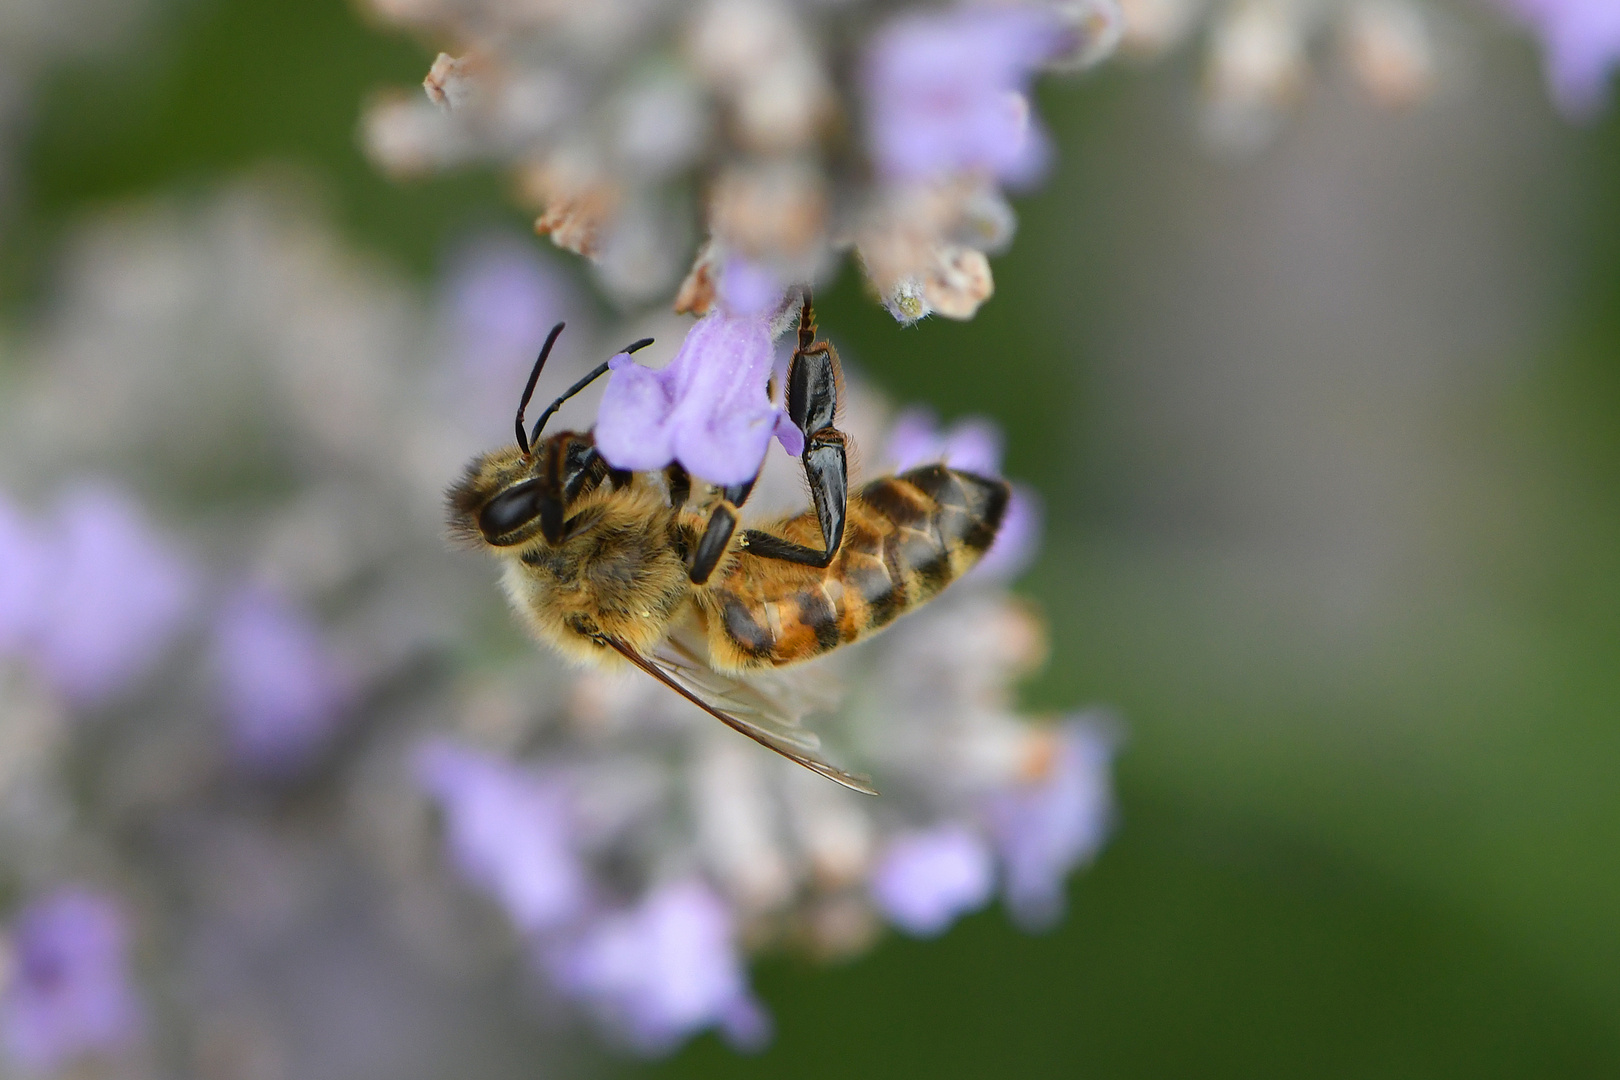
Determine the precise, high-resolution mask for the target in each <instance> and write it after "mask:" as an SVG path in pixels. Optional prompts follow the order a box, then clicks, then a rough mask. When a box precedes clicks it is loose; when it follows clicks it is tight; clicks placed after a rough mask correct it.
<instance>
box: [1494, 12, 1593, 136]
mask: <svg viewBox="0 0 1620 1080" xmlns="http://www.w3.org/2000/svg"><path fill="white" fill-rule="evenodd" d="M1502 3H1503V4H1504V5H1505V6H1506V7H1508V8H1509V9H1510V10H1512V11H1514V12H1516V13H1517V14H1518V15H1519V17H1520V18H1522V19H1523V20H1524V21H1525V22H1527V23H1529V24H1530V25H1531V26H1532V27H1534V28H1535V31H1536V33H1538V34H1540V35H1541V42H1542V46H1543V47H1544V48H1545V49H1546V50H1547V81H1548V82H1549V83H1550V84H1551V87H1552V95H1553V100H1555V101H1556V102H1557V103H1558V107H1559V108H1560V109H1562V110H1563V111H1564V112H1565V113H1566V114H1568V115H1570V116H1575V117H1582V116H1590V115H1591V114H1593V113H1594V112H1596V111H1597V110H1598V109H1599V108H1601V107H1602V105H1603V102H1604V99H1605V97H1606V96H1607V94H1608V84H1609V77H1610V75H1611V74H1612V73H1613V71H1614V68H1615V66H1616V65H1617V64H1620V3H1616V2H1615V0H1502Z"/></svg>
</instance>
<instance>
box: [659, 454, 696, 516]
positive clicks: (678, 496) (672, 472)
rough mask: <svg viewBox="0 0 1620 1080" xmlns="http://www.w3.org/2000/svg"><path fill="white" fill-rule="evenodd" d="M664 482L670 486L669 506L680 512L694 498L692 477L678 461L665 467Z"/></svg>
mask: <svg viewBox="0 0 1620 1080" xmlns="http://www.w3.org/2000/svg"><path fill="white" fill-rule="evenodd" d="M664 482H665V483H666V484H668V485H669V505H671V506H673V507H675V508H676V509H677V510H679V509H680V508H681V507H683V506H685V505H686V500H687V499H689V498H691V497H692V477H691V476H689V475H688V474H687V472H686V470H685V469H683V468H681V464H680V462H678V461H672V462H670V463H669V464H668V465H666V466H665V467H664Z"/></svg>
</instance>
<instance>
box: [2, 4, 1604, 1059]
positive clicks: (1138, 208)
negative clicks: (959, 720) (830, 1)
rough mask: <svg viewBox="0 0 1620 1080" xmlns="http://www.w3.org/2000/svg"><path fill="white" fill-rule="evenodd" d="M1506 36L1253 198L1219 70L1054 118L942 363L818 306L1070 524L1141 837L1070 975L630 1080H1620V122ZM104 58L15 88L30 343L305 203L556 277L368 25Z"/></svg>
mask: <svg viewBox="0 0 1620 1080" xmlns="http://www.w3.org/2000/svg"><path fill="white" fill-rule="evenodd" d="M0 2H3V3H5V4H6V5H12V4H17V5H18V6H17V8H16V11H17V13H19V14H21V15H26V12H24V10H23V9H24V8H25V7H26V6H27V5H26V4H23V3H21V0H0ZM1461 7H1462V5H1458V7H1457V8H1453V9H1451V10H1452V12H1453V14H1454V17H1453V18H1452V19H1451V20H1450V21H1449V22H1448V24H1447V25H1448V37H1447V38H1446V42H1447V48H1446V51H1445V52H1444V54H1443V57H1442V60H1443V66H1442V68H1441V77H1440V80H1439V82H1438V85H1437V88H1436V90H1435V92H1434V93H1433V94H1432V95H1431V96H1430V97H1429V98H1428V99H1427V100H1426V101H1424V102H1423V103H1421V104H1420V105H1419V106H1417V107H1415V108H1412V109H1410V110H1407V111H1405V112H1401V113H1396V114H1390V113H1387V112H1383V111H1379V110H1377V109H1375V108H1374V107H1372V106H1371V105H1369V104H1367V103H1366V102H1365V101H1364V100H1363V98H1362V97H1361V96H1359V95H1358V94H1357V93H1355V92H1354V90H1353V89H1352V88H1351V87H1350V86H1349V82H1348V79H1347V78H1345V77H1342V73H1338V72H1335V70H1334V69H1333V67H1332V65H1331V64H1328V65H1326V66H1325V68H1324V70H1323V71H1322V72H1321V77H1320V78H1319V79H1318V80H1317V81H1316V82H1314V83H1313V84H1312V85H1311V87H1310V89H1309V92H1308V93H1307V94H1306V95H1305V97H1304V99H1303V100H1302V102H1301V103H1300V107H1299V109H1298V112H1297V114H1296V115H1295V116H1293V117H1292V119H1291V121H1290V122H1289V123H1288V124H1287V125H1286V127H1285V128H1284V129H1283V130H1282V131H1281V132H1280V134H1279V136H1278V137H1277V138H1276V139H1275V140H1274V141H1273V142H1272V143H1271V144H1270V145H1268V146H1266V147H1264V148H1262V149H1259V150H1258V151H1256V152H1253V153H1250V154H1247V155H1240V156H1234V155H1230V154H1221V153H1212V152H1211V151H1210V149H1209V147H1208V146H1207V145H1206V144H1205V143H1203V142H1202V141H1201V140H1200V139H1199V138H1198V135H1197V131H1196V123H1195V120H1194V117H1193V116H1192V104H1191V103H1192V102H1193V100H1194V99H1195V97H1196V92H1197V72H1196V70H1195V68H1194V66H1193V64H1192V63H1191V62H1190V60H1187V59H1185V58H1184V59H1181V60H1177V59H1170V60H1167V61H1162V62H1159V63H1156V64H1153V65H1150V66H1143V65H1133V64H1130V63H1115V64H1112V65H1109V66H1108V67H1107V68H1105V69H1104V70H1103V71H1101V72H1100V73H1098V74H1096V75H1094V76H1092V77H1089V78H1086V79H1084V80H1080V81H1078V82H1073V81H1071V82H1064V83H1054V84H1050V85H1046V86H1045V87H1044V88H1043V91H1042V100H1041V107H1042V110H1043V114H1044V116H1045V117H1046V119H1047V121H1048V123H1049V124H1050V126H1051V128H1052V129H1053V133H1054V135H1055V136H1056V140H1057V142H1058V144H1059V145H1060V146H1061V150H1062V153H1061V159H1060V161H1059V164H1058V166H1057V168H1056V171H1055V173H1054V175H1053V176H1052V177H1051V179H1050V181H1049V182H1048V183H1047V184H1046V185H1045V186H1044V187H1043V188H1042V189H1041V190H1040V191H1039V192H1037V193H1035V194H1034V195H1032V196H1031V197H1028V198H1026V199H1024V200H1022V201H1021V203H1020V205H1019V211H1020V214H1021V218H1022V226H1021V234H1020V236H1019V238H1018V240H1017V242H1016V244H1015V245H1014V247H1013V249H1012V251H1011V253H1010V254H1008V255H1007V256H1005V257H1003V258H1001V259H1000V260H999V261H998V262H997V265H996V273H997V277H998V295H997V296H996V297H995V299H994V300H993V301H992V302H990V303H989V304H988V305H987V306H986V307H985V308H984V310H983V311H982V312H981V313H980V314H979V316H978V317H977V318H976V319H975V320H974V321H973V322H971V323H968V324H958V323H951V322H945V321H940V320H933V321H929V322H927V323H925V324H922V325H919V326H918V327H915V328H910V329H903V328H900V327H898V326H896V325H895V324H894V323H893V322H892V321H891V320H890V319H889V318H888V316H887V315H886V314H884V312H883V311H882V310H881V309H880V308H879V307H877V306H876V305H875V304H873V303H871V302H870V301H869V300H868V299H867V298H865V297H864V296H863V295H862V294H861V290H860V287H859V284H858V282H856V281H855V280H854V278H853V275H846V277H845V279H844V280H842V281H841V282H840V283H839V284H838V285H837V286H836V287H834V288H833V289H832V290H831V291H829V292H826V293H825V294H823V295H822V296H820V297H818V302H819V305H820V309H821V320H822V324H823V326H824V328H825V330H826V331H827V333H828V334H829V335H830V336H831V337H832V338H833V340H834V341H836V342H837V343H838V344H839V345H840V347H841V348H842V349H843V350H844V351H845V353H846V355H847V356H849V357H851V358H853V360H854V362H856V363H858V364H859V366H860V367H861V369H862V370H863V371H864V372H865V373H866V374H867V376H868V377H870V378H871V379H872V380H873V381H874V382H876V383H877V384H878V385H880V386H882V387H883V388H885V389H887V390H888V391H890V392H891V393H892V394H893V395H894V396H895V397H897V398H901V399H906V400H921V401H926V402H928V403H930V404H931V405H932V406H933V407H934V408H935V409H936V410H938V411H939V412H940V413H941V414H942V415H943V416H944V417H946V418H947V419H950V418H955V417H959V416H964V415H968V414H976V413H977V414H986V415H989V416H991V417H993V418H995V419H996V420H997V421H999V422H1000V423H1001V424H1002V425H1003V426H1004V428H1005V430H1006V431H1007V433H1008V444H1007V471H1008V473H1009V474H1010V475H1014V476H1018V477H1022V478H1024V479H1026V480H1028V481H1030V482H1031V483H1032V484H1034V485H1035V486H1036V487H1037V488H1038V489H1039V490H1040V492H1041V493H1042V495H1043V496H1044V498H1045V501H1046V507H1047V514H1048V534H1047V540H1046V546H1045V548H1044V551H1043V554H1042V556H1041V559H1040V561H1039V563H1038V564H1037V566H1036V567H1035V568H1034V569H1033V570H1032V571H1031V572H1030V573H1029V574H1028V575H1027V576H1026V577H1025V578H1024V579H1023V581H1022V582H1021V584H1020V586H1019V588H1020V591H1021V592H1023V593H1024V594H1025V595H1027V596H1029V597H1031V598H1034V599H1035V600H1037V601H1038V602H1039V603H1040V604H1041V605H1042V607H1043V608H1044V609H1045V611H1046V613H1047V615H1048V617H1049V618H1050V620H1051V624H1052V632H1053V658H1052V663H1051V665H1050V667H1049V668H1048V669H1047V670H1046V671H1045V673H1044V674H1042V675H1041V676H1039V677H1038V678H1037V679H1035V680H1033V681H1032V682H1031V683H1029V684H1028V685H1027V686H1026V688H1025V694H1026V701H1027V704H1029V705H1030V706H1031V707H1033V708H1037V709H1038V708H1047V707H1050V708H1062V707H1067V706H1070V705H1072V704H1074V703H1076V702H1093V701H1098V702H1106V703H1108V704H1109V705H1111V706H1112V707H1113V708H1114V709H1116V710H1117V711H1118V713H1119V714H1120V715H1121V716H1122V717H1123V718H1124V720H1125V724H1126V730H1127V733H1128V735H1127V742H1126V745H1125V748H1124V752H1123V753H1122V755H1121V757H1120V759H1119V762H1118V799H1119V804H1120V808H1121V819H1120V825H1119V829H1118V831H1117V834H1116V835H1115V837H1114V839H1113V841H1112V843H1111V844H1110V846H1109V847H1108V848H1107V850H1106V851H1105V852H1104V853H1103V854H1102V856H1101V858H1100V859H1099V861H1098V862H1097V863H1096V865H1095V866H1094V867H1093V868H1092V869H1090V870H1089V871H1088V872H1086V873H1083V874H1081V875H1079V876H1077V877H1076V878H1075V880H1074V881H1073V883H1072V888H1071V895H1070V903H1071V907H1070V912H1069V916H1068V918H1067V919H1066V920H1065V922H1064V923H1063V924H1062V925H1061V927H1059V928H1058V929H1057V930H1055V931H1053V932H1052V933H1050V934H1046V935H1042V936H1033V937H1032V936H1026V935H1023V934H1021V933H1018V932H1017V931H1015V930H1014V929H1012V928H1011V927H1010V926H1009V925H1008V924H1007V922H1006V919H1005V917H1004V916H1003V915H1002V914H1001V913H1000V912H999V911H997V910H992V911H987V912H984V913H981V914H978V915H975V916H972V917H970V918H968V919H966V920H964V921H963V922H962V923H961V924H959V925H958V926H957V927H955V928H954V929H953V930H952V931H951V932H950V934H949V935H948V936H946V937H945V938H944V939H943V940H942V941H937V942H927V943H920V942H914V941H910V940H906V939H903V938H898V937H891V938H889V939H887V940H885V941H884V942H883V943H882V944H881V945H880V946H879V947H878V948H877V949H875V950H874V951H873V952H871V953H869V954H867V955H865V956H863V957H862V958H860V959H858V960H856V961H853V962H850V963H848V964H846V965H842V966H834V967H830V968H828V967H818V966H814V965H811V964H809V963H808V962H804V961H799V960H791V959H777V960H773V959H767V960H766V961H764V962H763V963H762V964H760V965H758V966H757V968H756V982H757V986H758V989H759V992H760V994H761V996H762V997H763V999H764V1000H765V1001H766V1002H767V1003H768V1004H769V1006H770V1007H771V1009H772V1010H773V1012H774V1013H775V1015H776V1018H777V1024H778V1033H777V1037H776V1040H775V1042H774V1044H773V1045H772V1046H771V1047H770V1048H769V1049H768V1050H767V1051H765V1052H764V1053H763V1054H760V1055H758V1056H755V1057H739V1056H737V1055H735V1054H734V1053H733V1052H732V1051H730V1050H729V1049H727V1048H726V1047H725V1046H724V1045H723V1044H722V1043H721V1042H720V1041H719V1040H718V1039H717V1038H716V1037H714V1036H712V1035H706V1036H703V1037H701V1038H699V1039H698V1040H696V1041H694V1042H693V1043H692V1044H690V1045H688V1046H687V1047H685V1048H684V1049H683V1050H682V1051H680V1052H679V1053H678V1054H677V1055H676V1056H674V1057H673V1058H671V1059H669V1060H667V1061H664V1062H660V1063H655V1064H645V1063H639V1062H632V1061H629V1060H625V1061H622V1062H620V1063H619V1064H618V1065H616V1066H614V1067H615V1068H621V1069H622V1070H623V1072H624V1073H625V1074H626V1075H637V1076H649V1077H650V1076H669V1077H675V1076H698V1075H702V1076H708V1077H720V1076H733V1075H735V1076H753V1075H772V1076H825V1075H829V1074H836V1075H842V1076H856V1075H874V1076H877V1075H923V1074H926V1075H933V1076H962V1077H969V1076H987V1075H1019V1076H1088V1077H1164V1076H1178V1075H1179V1076H1226V1075H1231V1076H1244V1077H1256V1076H1302V1075H1303V1076H1321V1077H1330V1076H1346V1077H1351V1076H1355V1077H1360V1076H1374V1075H1376V1076H1459V1075H1461V1076H1472V1077H1487V1076H1504V1077H1505V1076H1601V1075H1616V1074H1617V1073H1620V918H1617V917H1616V913H1617V911H1620V782H1617V776H1620V365H1617V363H1616V358H1617V357H1620V305H1617V304H1616V303H1615V299H1616V297H1617V296H1620V110H1611V111H1610V112H1609V113H1608V114H1606V115H1604V116H1600V117H1598V118H1597V119H1596V120H1595V121H1593V122H1590V123H1588V124H1585V125H1574V124H1571V123H1570V122H1568V121H1567V120H1565V119H1562V118H1560V117H1559V116H1558V115H1557V113H1556V112H1555V111H1554V109H1553V108H1552V107H1551V105H1550V104H1549V103H1548V100H1547V95H1546V92H1545V87H1544V84H1543V81H1542V74H1541V69H1540V62H1539V57H1538V56H1537V53H1536V51H1535V47H1534V44H1533V43H1532V42H1531V41H1530V40H1529V39H1528V38H1526V37H1523V36H1520V35H1516V34H1513V33H1511V32H1509V29H1508V27H1507V24H1505V23H1504V22H1502V21H1501V20H1500V19H1498V18H1495V17H1493V16H1490V15H1489V14H1483V15H1482V14H1481V12H1480V9H1479V8H1478V7H1473V8H1471V9H1469V10H1467V11H1461V10H1459V8H1461ZM84 23H85V30H84V35H85V40H84V41H83V42H79V41H73V42H69V43H68V45H69V46H70V47H52V48H47V47H46V46H45V45H44V44H42V43H40V42H35V43H34V44H33V45H31V46H30V49H31V50H36V51H37V52H38V55H32V54H30V55H27V56H22V55H19V56H14V57H10V58H8V59H6V60H5V61H4V62H5V63H6V64H7V65H8V66H10V67H12V69H13V73H14V74H16V73H22V72H24V71H25V70H26V79H23V78H16V79H13V80H12V81H13V83H14V84H17V85H24V84H25V85H26V93H27V95H28V98H29V103H28V105H27V108H26V109H17V110H14V113H13V115H14V119H13V120H12V121H10V122H13V123H15V124H16V125H18V127H17V131H18V134H17V135H16V137H15V139H14V144H15V145H17V146H19V147H20V152H18V153H17V154H16V155H15V156H14V157H13V158H12V160H10V161H9V162H8V163H7V170H8V171H7V174H6V177H5V181H4V183H5V187H6V199H7V203H6V206H5V209H4V211H3V213H4V215H5V218H4V223H3V226H0V237H3V240H0V245H3V246H0V327H4V335H5V336H6V337H7V338H11V339H15V338H17V337H19V336H22V335H25V334H26V332H27V329H28V328H29V327H30V326H32V325H34V324H35V323H37V322H39V321H40V320H42V319H44V318H46V317H47V315H48V313H49V312H50V310H51V305H52V288H53V282H54V281H55V280H56V277H55V275H56V274H57V273H58V271H59V267H60V263H61V259H62V253H63V251H64V244H65V242H66V239H67V238H69V237H70V236H72V235H73V232H74V230H75V229H76V228H77V227H78V226H79V225H80V224H81V223H82V222H84V221H85V220H87V219H90V218H92V217H94V216H95V215H98V214H103V213H105V212H107V211H109V210H111V209H116V208H117V207H120V206H123V205H126V204H131V203H138V202H141V201H144V200H149V199H151V198H152V197H154V196H161V197H164V198H169V199H178V200H181V201H184V200H187V199H200V198H206V197H207V196H208V195H209V194H210V193H212V192H216V191H218V190H220V189H221V188H222V187H225V186H228V185H230V184H233V183H237V182H240V181H241V180H242V179H243V178H249V179H250V180H251V182H253V183H256V184H260V185H268V186H270V187H273V188H285V189H286V190H288V191H290V192H296V196H297V198H299V199H302V200H308V201H312V202H313V203H314V204H315V205H316V206H318V207H319V208H320V209H319V213H321V214H323V215H325V217H326V218H327V219H328V220H329V221H330V222H331V223H332V225H333V227H334V228H335V229H336V230H338V232H339V233H341V234H342V235H343V236H344V237H345V238H346V239H347V241H348V242H349V243H351V244H352V245H353V246H354V247H355V248H356V249H357V250H359V251H360V252H361V253H363V255H364V256H365V257H366V258H367V259H370V260H373V261H374V262H375V263H376V264H378V265H380V266H382V267H384V268H386V271H387V272H388V273H392V274H396V275H400V276H403V277H408V278H414V279H417V280H418V281H420V282H422V283H424V284H425V283H427V282H429V281H431V280H433V279H434V278H435V276H436V275H438V274H440V273H441V272H442V271H443V269H444V267H445V263H446V260H447V259H449V258H450V257H451V253H452V252H453V251H454V250H455V249H456V245H457V244H458V243H460V242H461V241H462V240H463V239H464V238H465V237H467V236H468V235H472V234H474V233H477V232H479V231H483V230H489V229H491V228H496V229H499V228H507V229H511V230H513V231H515V232H517V233H519V234H521V233H522V232H523V231H525V230H526V228H527V224H528V223H527V221H526V220H525V219H524V217H523V216H522V215H521V214H519V213H518V212H517V211H516V210H514V209H513V207H512V204H511V202H510V200H509V199H508V198H507V193H506V191H505V190H504V189H503V184H502V182H501V181H500V180H499V179H498V178H497V177H495V176H494V175H492V174H490V173H487V172H480V171H476V170H474V171H468V172H464V173H461V174H456V175H452V176H450V177H448V178H441V179H431V180H424V181H420V182H415V183H410V184H403V185H402V184H395V183H392V182H390V181H388V180H386V179H384V178H382V177H381V176H379V175H378V174H377V172H376V171H375V170H374V168H373V167H372V166H371V165H370V164H369V163H368V162H367V161H366V160H365V159H364V158H363V156H362V154H361V152H360V150H359V148H358V144H357V137H356V131H357V117H358V112H359V107H360V103H361V102H362V101H363V100H364V99H365V98H366V96H367V95H368V94H370V93H372V92H373V91H375V90H376V89H378V88H379V87H383V86H390V85H406V86H409V85H412V84H414V83H415V82H417V81H418V80H419V79H420V78H421V76H422V73H423V72H424V71H425V69H426V67H427V65H428V63H429V62H430V61H431V59H432V57H431V55H430V54H429V53H428V52H427V51H426V50H424V49H423V48H422V47H421V46H420V45H419V44H417V43H414V42H411V41H409V40H405V39H402V38H400V37H398V36H394V35H390V34H386V33H383V32H381V31H379V30H378V29H377V28H374V27H369V26H367V25H365V22H364V20H363V19H361V18H360V17H359V16H358V15H357V14H356V13H355V11H354V10H353V9H351V8H350V7H348V6H346V5H345V4H344V3H342V2H341V0H170V2H168V3H163V2H161V0H154V2H153V4H152V5H150V6H149V7H148V9H147V10H145V11H144V12H139V13H137V14H136V15H135V16H133V17H132V22H131V24H130V25H128V26H125V27H122V28H120V29H119V30H118V32H117V33H116V34H113V33H108V34H106V35H105V36H106V37H107V39H108V40H107V41H96V40H92V39H93V38H95V37H96V36H97V34H96V33H95V31H96V30H97V28H98V27H102V24H103V20H102V16H101V14H99V13H98V11H97V9H95V7H94V6H93V5H90V6H87V7H86V9H85V13H84ZM81 46H82V47H81ZM536 243H537V244H539V243H540V241H536ZM568 258H569V257H566V256H562V255H558V257H557V262H558V264H559V265H564V266H569V265H571V264H570V263H568V261H567V260H568ZM581 281H583V278H581ZM580 295H581V297H586V296H588V295H589V293H588V290H586V289H584V288H582V289H581V290H580ZM581 302H582V303H588V302H589V301H588V300H582V301H581ZM603 314H605V312H604V313H603ZM5 363H15V360H14V358H13V359H6V354H0V364H5ZM3 373H4V372H3V370H0V374H3ZM4 385H5V384H4V382H0V392H3V387H4ZM312 1080H313V1078H312Z"/></svg>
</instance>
